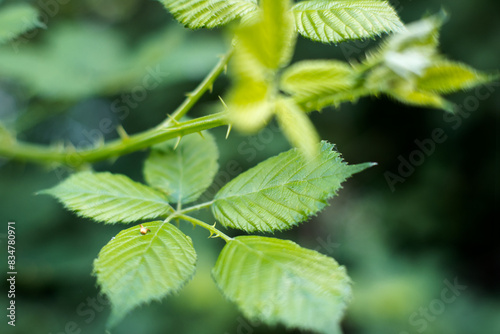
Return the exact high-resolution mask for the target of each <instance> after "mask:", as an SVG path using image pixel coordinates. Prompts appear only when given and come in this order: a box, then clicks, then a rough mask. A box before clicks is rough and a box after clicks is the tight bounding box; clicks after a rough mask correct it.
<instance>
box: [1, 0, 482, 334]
mask: <svg viewBox="0 0 500 334" xmlns="http://www.w3.org/2000/svg"><path fill="white" fill-rule="evenodd" d="M161 2H162V3H163V4H164V5H165V7H166V8H167V9H168V10H169V11H170V12H171V13H172V14H173V15H174V16H175V18H176V19H177V20H179V21H180V22H181V23H183V24H184V25H186V26H188V27H189V28H193V29H196V28H214V27H217V26H221V25H225V24H228V23H230V22H232V21H235V20H239V24H237V25H236V27H235V31H234V33H235V38H234V40H233V47H234V55H233V60H232V64H231V76H232V86H231V88H230V90H229V92H228V94H227V96H226V97H225V98H224V100H225V101H227V108H228V115H229V123H231V124H233V125H234V126H235V127H237V128H238V129H239V130H241V131H244V132H255V131H258V130H259V129H261V128H262V127H263V126H265V125H266V124H267V123H268V122H269V120H270V119H271V118H272V117H274V116H275V117H276V119H277V121H278V123H279V124H280V126H281V127H282V129H283V132H284V134H285V135H286V136H287V138H288V139H289V141H290V142H291V143H292V144H293V145H294V146H295V147H297V148H299V149H292V150H290V151H287V152H284V153H282V154H280V155H278V156H276V157H273V158H270V159H268V160H266V161H264V162H262V163H260V164H259V165H257V166H256V167H254V168H252V169H250V170H248V171H246V172H245V173H242V174H241V175H239V176H238V177H236V178H235V179H234V180H232V181H230V182H229V183H228V184H227V185H226V186H224V187H223V188H222V189H221V190H220V191H219V192H218V193H217V194H216V195H215V197H214V198H213V200H212V201H210V202H207V203H201V204H197V205H193V206H189V207H185V205H187V204H190V203H193V202H195V201H197V200H198V199H199V198H200V196H201V194H202V193H203V192H204V191H205V190H206V189H207V187H208V186H209V185H210V184H211V182H212V181H213V178H214V176H215V173H216V171H217V157H218V152H217V146H216V144H215V142H214V140H213V138H212V137H211V136H210V135H209V134H208V133H206V134H205V135H204V136H200V137H198V136H197V135H196V134H195V135H190V136H186V137H185V138H184V139H182V140H181V141H180V142H177V143H173V142H166V143H164V144H161V145H158V146H155V147H153V148H152V150H151V153H150V155H149V157H148V159H147V160H146V162H145V166H144V177H145V180H146V182H147V183H148V185H144V184H140V183H137V182H134V181H132V180H131V179H129V178H128V177H126V176H123V175H113V174H110V173H92V172H81V173H77V174H74V175H72V176H71V177H69V178H68V179H67V180H65V181H64V182H62V183H61V184H59V185H58V186H56V187H54V188H52V189H49V190H46V191H44V192H42V193H45V194H50V195H52V196H54V197H56V198H57V199H58V200H60V201H61V202H62V203H63V204H64V206H65V207H67V208H68V209H70V210H72V211H75V212H76V213H77V214H79V215H81V216H83V217H87V218H91V219H94V220H97V221H101V222H104V223H138V222H141V221H143V220H146V221H147V222H145V223H143V227H142V228H139V227H137V226H134V227H131V228H129V229H126V230H124V231H122V232H120V233H119V234H118V235H117V236H116V237H115V238H113V239H112V240H111V241H110V242H109V243H108V244H107V245H106V246H105V247H104V248H103V249H102V250H101V252H100V254H99V256H98V258H97V259H96V261H95V263H94V273H95V275H96V276H97V280H98V283H99V285H100V286H101V288H102V291H103V292H104V293H105V294H107V295H108V296H109V298H110V300H111V302H112V315H111V318H110V325H111V326H113V325H115V324H116V323H117V322H118V321H120V319H122V318H123V317H124V316H125V315H126V314H127V313H128V312H129V311H130V310H132V309H133V308H134V307H136V306H137V305H139V304H142V303H145V302H149V301H152V300H157V299H160V298H163V297H164V296H166V295H168V294H169V293H172V292H175V291H178V290H179V289H180V288H181V287H182V286H183V285H184V284H185V283H186V282H187V281H188V280H189V279H190V278H191V277H192V275H193V274H194V271H195V262H196V252H195V249H194V247H193V245H192V242H191V239H190V238H189V237H188V236H186V235H185V234H184V233H182V232H181V231H180V230H179V229H178V228H177V227H176V226H175V225H173V224H172V222H174V221H187V222H190V223H192V224H194V225H197V226H201V227H203V228H206V229H207V230H208V231H210V233H211V236H212V235H215V236H216V237H221V238H222V239H224V241H225V242H226V245H225V247H224V249H223V250H222V252H221V254H220V256H219V259H218V260H217V263H216V265H215V267H214V269H213V278H214V280H215V282H216V284H217V286H218V287H219V288H220V290H221V291H222V293H223V294H224V295H225V296H227V297H228V298H229V299H230V300H232V301H234V302H235V303H236V304H237V305H238V306H239V308H240V309H241V310H242V312H243V313H244V314H245V315H246V316H247V317H249V318H252V319H258V320H260V321H264V322H265V323H268V324H275V323H283V324H285V325H286V326H288V327H294V328H295V327H297V328H302V329H310V330H315V331H318V332H322V333H338V332H340V329H339V321H340V319H341V317H342V315H343V312H344V309H345V307H346V305H347V303H348V302H349V300H350V298H351V288H350V283H349V278H348V276H347V274H346V272H345V269H344V268H343V267H342V266H339V264H338V263H336V262H335V261H334V260H333V259H332V258H329V257H327V256H324V255H321V254H319V253H318V252H315V251H312V250H307V249H304V248H301V247H300V246H298V245H297V244H295V243H293V242H291V241H284V240H279V239H276V238H269V237H261V236H240V237H236V238H231V237H229V236H227V235H225V234H224V233H222V232H221V231H220V230H218V229H217V228H215V226H212V225H209V224H207V223H206V222H203V221H201V220H199V219H197V218H195V217H193V216H192V215H191V213H192V212H196V211H197V210H200V209H203V208H208V207H209V208H211V210H212V213H213V215H214V217H215V218H216V220H217V221H218V222H219V223H220V224H221V225H222V226H224V227H230V228H236V229H239V230H242V231H245V232H249V233H251V232H273V231H278V230H285V229H289V228H292V227H294V226H296V225H297V224H299V223H301V222H303V221H305V220H307V219H308V218H309V217H311V216H312V215H315V214H316V213H318V212H319V211H320V210H322V209H323V208H324V207H325V205H326V204H327V201H328V199H329V198H331V197H332V196H333V195H335V194H336V192H337V190H338V189H339V188H340V185H341V183H342V182H343V181H345V179H346V178H348V177H350V176H351V175H352V174H354V173H357V172H360V171H362V170H364V169H365V168H367V167H369V166H370V164H361V165H347V164H345V163H344V162H343V161H342V159H341V158H340V155H339V154H338V153H337V152H335V151H333V145H331V144H329V143H326V142H320V140H319V136H318V134H317V133H316V130H315V128H314V126H313V124H312V123H311V122H310V120H309V118H308V117H307V112H310V111H313V110H321V109H323V108H326V107H329V106H337V105H338V104H340V103H342V102H344V101H354V100H356V99H358V98H360V97H363V96H367V95H374V96H378V95H380V94H385V95H388V96H391V97H393V98H395V99H397V100H399V101H402V102H404V103H407V104H412V105H420V106H430V107H437V108H442V109H445V110H449V111H451V110H452V109H453V107H452V105H451V104H450V103H449V102H447V101H446V100H445V99H444V98H443V97H442V96H441V94H445V93H450V92H453V91H456V90H460V89H465V88H470V87H472V86H474V85H477V84H480V83H483V82H485V81H487V80H490V79H491V77H489V76H487V75H485V74H482V73H478V72H477V71H475V70H474V69H472V68H470V67H468V66H466V65H464V64H461V63H457V62H453V61H450V60H447V59H446V58H445V57H443V56H441V55H439V53H438V51H437V46H438V30H439V28H440V26H441V24H442V22H443V18H442V17H441V16H433V17H429V18H426V19H424V20H422V21H419V22H417V23H414V24H412V25H408V26H407V27H405V26H404V25H403V24H402V23H401V21H400V20H399V18H398V16H397V14H396V12H395V11H394V9H393V8H392V7H391V5H390V4H389V3H388V2H387V1H380V0H359V1H350V0H339V1H331V0H309V1H300V2H297V3H296V4H293V3H292V1H290V0H260V1H257V0H161ZM9 10H12V9H9ZM6 13H7V14H8V12H7V11H6V10H5V9H4V10H3V11H1V12H0V43H1V42H2V41H6V40H9V39H12V38H13V36H16V35H17V34H19V33H22V32H23V31H25V30H26V29H30V27H28V28H22V29H21V28H16V29H15V31H10V30H9V31H7V30H5V28H4V25H3V23H4V22H10V21H9V20H11V19H12V20H13V21H15V17H16V16H15V15H14V14H8V15H7V14H6ZM6 18H7V19H6ZM12 26H14V27H15V25H10V23H9V29H13V28H11V27H12ZM6 31H7V32H6ZM58 31H59V32H58ZM98 31H99V30H98V29H97V30H96V29H94V28H91V30H89V29H87V28H83V29H73V30H72V29H66V28H65V29H60V30H58V29H54V35H53V37H52V38H53V39H52V42H51V43H52V44H53V45H56V47H48V48H47V49H44V47H43V46H42V47H36V46H35V47H27V48H26V49H25V51H26V52H25V53H23V54H20V55H17V54H15V53H13V52H12V51H11V50H6V49H0V74H6V75H8V76H10V77H15V78H17V79H18V80H19V81H24V83H25V84H26V85H27V86H28V87H30V88H31V89H32V90H33V91H34V92H37V93H38V94H41V95H43V96H45V97H48V98H50V97H52V96H54V95H57V96H58V97H61V96H62V97H63V98H64V97H66V98H67V99H69V100H76V99H77V98H82V97H86V96H89V95H92V94H95V93H96V92H107V93H116V92H118V91H120V90H121V89H124V88H126V87H123V86H122V85H123V84H124V83H125V85H128V87H129V88H130V87H131V85H133V84H136V83H137V80H140V73H142V72H139V71H137V68H136V67H135V68H132V69H130V68H131V67H132V65H133V64H135V65H134V66H138V65H137V64H139V65H140V66H141V70H142V69H143V68H144V66H147V65H149V64H152V63H158V61H159V59H160V58H161V57H162V56H163V53H162V52H163V51H162V50H163V49H164V48H163V47H160V46H163V42H164V41H165V40H166V39H167V40H169V38H168V37H165V35H163V34H160V35H161V36H160V37H157V38H155V39H154V40H153V41H149V42H147V43H144V46H141V47H139V48H138V51H137V52H135V53H132V54H131V55H130V57H125V58H124V57H122V56H121V55H122V54H124V53H126V52H122V51H123V48H124V44H123V43H121V42H119V39H117V38H116V36H114V35H109V34H106V33H101V32H98ZM97 32H98V33H97ZM390 32H395V33H396V34H394V35H392V36H390V37H389V38H387V40H386V41H385V42H384V43H383V44H382V46H381V47H380V48H379V49H378V50H376V51H373V52H371V54H370V55H369V56H367V57H366V59H364V60H363V61H361V62H359V63H353V64H350V63H347V62H342V61H338V60H330V59H329V60H314V61H312V60H307V61H300V62H298V63H295V64H291V59H292V56H293V52H294V48H295V43H296V40H297V38H298V35H299V34H300V35H302V36H304V37H306V38H309V39H311V40H313V41H319V42H323V43H340V42H343V41H345V40H350V39H361V38H368V37H374V36H378V35H380V34H382V33H390ZM96 36H97V37H96ZM94 38H97V39H99V43H101V44H102V45H106V47H107V48H106V49H104V50H102V49H100V48H99V47H95V48H94V49H95V50H97V51H96V52H99V57H95V59H90V60H89V58H88V57H87V58H84V57H78V55H71V56H68V55H67V54H65V52H67V50H70V51H71V50H72V51H74V50H78V46H79V45H80V46H81V45H86V46H87V47H88V45H89V43H90V45H97V44H93V43H94ZM95 43H97V42H95ZM101 44H99V45H101ZM57 45H62V46H63V47H61V48H58V47H57ZM70 46H74V48H73V47H70ZM39 53H42V54H47V55H48V56H47V58H49V59H53V60H54V64H52V65H51V66H49V67H50V69H49V70H48V71H46V72H44V70H43V69H41V68H40V69H39V71H40V72H41V73H45V74H44V80H45V79H46V78H45V77H48V78H55V81H57V77H58V75H59V74H60V75H61V76H63V74H68V73H69V74H70V75H71V76H74V77H76V78H77V79H75V80H72V83H71V84H70V85H65V84H64V83H62V82H61V83H60V85H58V83H57V82H56V84H55V85H47V84H46V81H44V82H43V83H42V82H37V81H36V80H33V78H32V77H31V73H32V71H33V69H37V67H36V66H37V64H36V62H35V61H34V59H36V57H39ZM77 53H78V52H77ZM195 56H196V57H199V54H198V53H197V54H196V55H195ZM201 58H203V57H201ZM58 59H61V60H67V59H71V61H72V62H73V64H65V65H68V66H69V67H68V68H70V69H72V70H75V69H76V70H75V72H72V71H69V70H68V68H66V67H65V66H62V64H63V63H61V62H59V60H58ZM96 59H99V62H100V63H98V64H97V65H96ZM1 64H16V65H15V66H10V65H9V66H2V65H1ZM26 69H29V70H30V71H29V72H28V71H27V70H26ZM89 69H91V70H96V73H99V75H96V76H92V78H91V79H92V80H91V81H92V85H90V84H89V82H90V81H89V79H90V78H89V77H86V74H85V73H86V72H87V71H89ZM36 71H38V70H36ZM80 79H81V80H80ZM53 87H56V91H57V92H56V93H55V94H54V91H53V90H52V88H53ZM7 136H8V133H7V132H6V131H4V130H3V128H0V137H7ZM304 153H305V154H304Z"/></svg>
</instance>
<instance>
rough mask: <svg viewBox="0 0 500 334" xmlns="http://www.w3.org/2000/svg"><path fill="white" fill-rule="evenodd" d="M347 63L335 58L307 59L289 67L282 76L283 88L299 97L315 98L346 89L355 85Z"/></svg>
mask: <svg viewBox="0 0 500 334" xmlns="http://www.w3.org/2000/svg"><path fill="white" fill-rule="evenodd" d="M353 72H354V71H353V70H352V68H351V66H349V65H348V64H347V63H344V62H340V61H335V60H305V61H301V62H298V63H295V64H293V65H292V66H290V67H288V68H287V69H286V70H285V71H284V73H283V75H282V77H281V86H280V87H281V89H283V90H284V91H286V92H287V93H289V94H292V95H295V96H297V97H298V98H303V99H313V98H318V97H322V96H328V95H331V94H334V93H336V92H338V91H345V90H347V89H349V88H352V86H353V85H354V74H353Z"/></svg>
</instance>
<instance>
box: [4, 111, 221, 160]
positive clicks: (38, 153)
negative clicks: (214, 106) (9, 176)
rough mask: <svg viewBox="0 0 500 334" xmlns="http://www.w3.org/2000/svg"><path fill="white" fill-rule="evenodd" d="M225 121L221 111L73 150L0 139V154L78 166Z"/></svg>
mask: <svg viewBox="0 0 500 334" xmlns="http://www.w3.org/2000/svg"><path fill="white" fill-rule="evenodd" d="M226 124H227V120H226V113H225V112H220V113H216V114H212V115H208V116H205V117H200V118H196V119H193V120H190V121H186V122H182V123H178V124H177V125H172V126H170V127H168V128H164V129H158V128H155V129H151V130H147V131H144V132H141V133H138V134H136V135H133V136H130V137H128V138H124V139H117V140H114V141H111V142H109V143H107V144H105V145H103V146H100V147H96V148H91V149H86V150H75V149H74V148H73V149H68V148H58V147H47V146H43V145H37V144H30V143H22V142H16V141H13V142H10V141H8V140H7V141H3V142H0V156H5V157H9V158H14V159H19V160H26V161H33V162H42V163H43V162H45V163H50V162H56V163H62V164H65V165H69V166H71V167H78V166H80V165H82V164H84V163H87V162H96V161H100V160H106V159H110V158H114V157H118V156H121V155H124V154H127V153H131V152H134V151H137V150H140V149H143V148H146V147H150V146H151V145H154V144H158V143H161V142H163V141H166V140H169V139H173V138H177V137H182V136H185V135H188V134H190V133H194V132H200V131H203V130H208V129H211V128H215V127H217V126H223V125H226Z"/></svg>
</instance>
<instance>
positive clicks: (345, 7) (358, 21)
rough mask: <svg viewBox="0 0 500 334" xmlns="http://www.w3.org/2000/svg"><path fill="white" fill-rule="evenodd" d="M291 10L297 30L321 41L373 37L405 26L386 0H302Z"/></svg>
mask: <svg viewBox="0 0 500 334" xmlns="http://www.w3.org/2000/svg"><path fill="white" fill-rule="evenodd" d="M292 11H293V14H294V16H295V25H296V29H297V31H298V32H299V33H300V34H301V35H303V36H304V37H307V38H310V39H312V40H313V41H320V42H323V43H328V42H333V43H338V42H342V41H345V40H349V39H360V38H366V37H373V36H376V35H380V34H381V33H388V32H391V31H401V30H403V29H404V26H403V24H402V23H401V21H400V20H399V17H398V15H397V13H396V11H395V10H394V9H393V8H392V7H391V5H390V4H389V3H388V2H387V1H379V0H358V1H345V0H341V1H330V0H311V1H301V2H299V3H297V4H296V5H295V6H294V7H293V9H292Z"/></svg>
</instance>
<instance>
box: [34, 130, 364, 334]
mask: <svg viewBox="0 0 500 334" xmlns="http://www.w3.org/2000/svg"><path fill="white" fill-rule="evenodd" d="M174 144H175V142H171V141H169V142H166V143H163V144H161V145H157V146H155V147H153V149H152V150H151V152H150V155H149V157H148V158H147V160H146V162H145V165H144V177H145V180H146V181H147V183H148V185H143V184H140V183H137V182H134V181H132V180H130V179H129V178H128V177H126V176H124V175H114V174H110V173H107V172H102V173H93V172H80V173H77V174H74V175H73V176H71V177H69V178H68V179H66V180H65V181H64V182H62V183H61V184H59V185H57V186H56V187H54V188H52V189H49V190H45V191H43V192H42V193H44V194H49V195H52V196H54V197H56V198H57V199H58V200H60V201H61V202H62V203H63V204H64V206H65V207H67V208H68V209H70V210H73V211H75V212H76V213H77V214H79V215H81V216H83V217H88V218H92V219H94V220H96V221H101V222H104V223H108V224H113V223H130V222H138V221H141V220H151V219H152V220H153V221H151V222H147V223H144V224H143V227H144V229H146V231H149V232H147V233H146V234H143V233H141V229H140V228H139V227H138V226H133V227H131V228H129V229H126V230H123V231H122V232H120V233H119V234H118V235H117V236H116V237H114V238H113V239H112V240H111V241H110V242H109V243H108V244H107V245H106V246H105V247H104V248H103V249H102V250H101V252H100V253H99V256H98V258H97V259H96V260H95V263H94V272H95V275H96V276H97V281H98V283H99V285H100V286H101V288H102V291H103V292H104V293H105V294H107V295H108V297H109V298H110V300H111V303H112V315H111V318H110V326H113V325H115V324H116V323H117V322H118V321H120V319H122V317H123V316H124V315H125V314H126V313H127V312H129V311H130V310H131V309H133V308H134V307H136V306H137V305H139V304H141V303H144V302H149V301H152V300H158V299H161V298H162V297H164V296H166V295H167V294H169V293H171V292H175V291H177V290H179V289H180V288H181V287H182V286H183V285H184V284H185V283H186V282H187V281H188V280H189V279H190V278H191V277H192V276H193V274H194V272H195V262H196V252H195V250H194V248H193V245H192V242H191V239H190V238H189V237H188V236H186V235H185V234H183V233H182V232H181V231H180V230H179V229H178V228H177V227H175V225H173V224H172V222H173V221H174V220H181V221H188V222H191V223H193V224H194V225H199V226H202V227H204V228H207V229H208V230H209V231H210V232H211V236H212V235H215V236H219V237H222V238H223V239H224V240H225V241H226V246H225V247H224V248H223V250H222V252H221V254H220V256H219V259H218V260H217V263H216V265H215V267H214V269H213V278H214V280H215V282H216V284H217V286H218V287H219V288H220V290H221V291H222V293H223V294H224V295H225V296H227V298H229V299H230V300H232V301H233V302H235V303H236V304H237V305H238V306H239V308H240V309H241V310H242V312H243V313H244V314H245V315H246V316H247V317H249V318H252V319H259V320H260V321H264V322H266V323H268V324H275V323H283V324H285V325H286V326H288V327H298V328H304V329H312V330H316V331H318V332H323V333H336V332H337V330H338V328H339V327H338V326H339V321H340V319H341V317H342V315H343V312H344V309H345V307H346V305H347V303H348V302H349V300H350V298H351V288H350V281H349V278H348V276H347V274H346V272H345V269H344V268H343V267H342V266H340V265H339V264H338V263H337V262H335V260H333V259H332V258H330V257H327V256H325V255H322V254H320V253H318V252H316V251H312V250H308V249H304V248H301V247H300V246H299V245H297V244H295V243H293V242H291V241H284V240H280V239H276V238H270V237H262V236H240V237H236V238H231V237H228V236H226V235H225V234H223V233H222V232H220V231H219V230H218V229H216V228H215V226H211V225H208V224H207V223H205V222H202V221H200V220H198V219H196V218H194V217H192V216H190V215H188V213H190V212H193V211H196V210H198V209H201V208H204V207H210V208H211V209H212V212H213V214H214V216H215V218H216V219H217V221H218V222H219V223H220V224H221V225H223V226H224V227H231V228H236V229H239V230H242V231H245V232H273V231H278V230H284V229H289V228H292V227H294V226H296V225H297V224H299V223H300V222H303V221H305V220H307V219H308V218H309V217H310V216H312V215H315V214H317V213H318V212H319V211H320V210H322V209H323V208H324V207H325V206H326V205H327V200H328V199H329V198H331V197H332V196H334V195H335V194H336V192H337V190H338V189H340V188H341V183H342V182H343V181H345V180H346V179H347V178H348V177H350V176H351V175H352V174H354V173H358V172H360V171H362V170H364V169H366V168H368V167H370V166H371V165H372V164H369V163H365V164H358V165H347V164H346V163H345V162H343V161H342V159H341V157H340V155H339V154H338V153H337V152H335V151H333V145H331V144H328V143H326V142H322V143H321V147H320V149H319V150H318V154H317V155H316V156H315V157H313V158H311V159H308V160H306V159H305V157H304V156H303V154H301V153H300V151H298V150H297V149H292V150H290V151H287V152H284V153H282V154H280V155H278V156H276V157H272V158H270V159H268V160H266V161H264V162H262V163H260V164H258V165H257V166H255V167H254V168H252V169H250V170H248V171H246V172H244V173H242V174H240V175H239V176H238V177H236V178H235V179H233V180H232V181H231V182H229V183H228V184H227V185H225V186H224V187H223V188H222V189H220V190H219V192H218V193H217V194H216V195H215V197H214V199H213V200H212V201H210V202H207V203H202V204H198V205H195V206H191V207H186V208H183V205H185V204H189V203H192V202H193V201H196V200H197V199H198V198H199V197H200V195H201V194H202V193H203V192H204V191H205V190H206V189H207V188H208V187H209V185H210V184H211V182H212V179H213V178H214V176H215V173H216V171H217V168H218V164H217V159H218V151H217V146H216V144H215V141H214V139H213V137H212V136H211V135H210V134H208V133H205V134H204V135H203V137H201V136H198V135H197V134H193V135H189V136H186V137H184V138H183V139H182V140H181V142H180V143H178V145H174ZM174 207H175V209H174ZM155 219H156V220H155ZM158 219H159V220H158ZM143 232H144V230H143Z"/></svg>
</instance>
